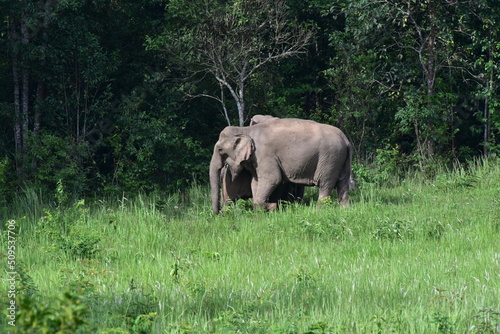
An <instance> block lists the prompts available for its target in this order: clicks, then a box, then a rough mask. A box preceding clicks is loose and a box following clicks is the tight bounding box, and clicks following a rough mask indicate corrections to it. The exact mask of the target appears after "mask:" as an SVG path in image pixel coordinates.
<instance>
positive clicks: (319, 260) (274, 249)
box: [0, 161, 500, 333]
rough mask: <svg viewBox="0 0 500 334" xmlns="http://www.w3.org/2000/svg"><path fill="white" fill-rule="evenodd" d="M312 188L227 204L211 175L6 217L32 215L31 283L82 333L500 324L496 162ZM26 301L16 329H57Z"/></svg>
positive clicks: (27, 239) (26, 245)
mask: <svg viewBox="0 0 500 334" xmlns="http://www.w3.org/2000/svg"><path fill="white" fill-rule="evenodd" d="M314 196H315V192H314V190H309V191H308V193H307V195H306V200H305V202H306V203H304V204H289V205H285V206H286V207H284V208H282V209H280V210H278V211H276V212H272V213H266V212H260V211H257V212H254V211H253V209H251V205H249V204H248V203H245V202H239V203H237V204H236V205H234V206H232V207H230V208H228V209H227V210H226V211H225V212H224V214H223V215H219V216H216V215H214V214H213V213H212V212H211V209H210V198H209V189H208V188H206V187H203V186H200V185H196V186H193V187H192V188H191V189H189V191H187V192H185V193H178V194H173V195H168V196H166V195H163V194H152V195H141V196H136V197H133V198H129V197H127V196H126V195H123V196H121V197H119V198H114V197H111V198H106V199H100V200H95V201H93V202H91V203H90V202H87V203H85V205H84V206H83V207H82V206H80V207H76V206H71V205H69V206H64V207H61V206H59V207H58V206H57V205H54V204H53V205H52V206H51V207H50V208H49V209H47V208H48V206H47V205H46V204H44V203H43V201H42V198H40V197H37V196H35V195H33V193H32V192H27V193H26V194H25V195H24V197H23V196H20V197H19V199H18V202H17V204H16V205H17V206H16V207H14V208H13V209H12V211H11V213H10V217H8V218H9V219H15V220H16V223H17V225H18V227H19V234H18V241H17V245H18V248H17V254H16V256H17V259H18V261H20V262H21V263H22V266H20V269H21V270H20V271H21V272H22V275H20V276H19V277H18V282H19V287H18V289H19V295H21V293H25V295H26V296H28V298H27V300H28V301H26V300H25V301H24V302H25V305H27V306H29V308H30V309H32V310H33V309H37V310H38V309H40V310H45V311H46V313H47V314H51V315H54V316H55V317H59V318H61V319H64V320H65V322H64V324H66V325H65V326H66V328H70V327H71V332H80V333H90V332H95V333H235V332H238V333H496V332H498V330H499V327H498V326H500V314H499V313H498V312H499V311H500V302H499V301H500V248H499V246H498V245H499V242H498V240H500V238H499V235H500V167H499V164H498V162H497V161H478V162H476V163H474V164H472V165H471V166H469V167H468V168H459V167H457V168H455V169H453V170H445V169H443V170H442V171H441V172H440V173H439V174H438V175H437V177H435V178H433V179H426V178H425V177H423V176H421V175H418V174H416V175H410V176H408V177H406V178H404V179H401V180H393V181H392V182H391V186H390V187H387V186H384V185H380V184H370V183H367V182H361V184H360V185H359V186H358V189H357V190H355V191H354V192H353V194H352V196H351V206H350V207H349V208H346V209H344V208H341V207H339V206H337V205H336V204H325V205H323V206H322V208H321V209H317V208H316V205H315V203H314V198H315V197H314ZM44 208H45V211H44V210H43V209H44ZM58 214H59V216H58ZM54 217H56V218H57V219H56V218H54ZM57 224H64V226H67V229H68V230H63V229H61V230H57V228H58V225H57ZM51 229H56V231H59V232H60V233H62V235H66V237H65V238H63V239H60V238H59V239H58V238H57V237H54V235H53V233H52V234H51V233H49V232H50V231H51ZM69 230H72V231H76V232H75V233H71V231H69ZM95 238H97V239H98V243H97V244H96V245H95V249H92V251H89V249H91V248H89V247H91V246H92V244H91V245H90V246H89V245H86V244H85V243H89V244H90V243H91V242H92V240H95ZM1 242H2V245H6V244H7V241H6V240H5V233H3V234H2V240H1ZM86 246H88V247H87V248H86ZM92 247H93V246H92ZM82 250H83V251H82ZM21 276H22V277H21ZM4 291H5V290H2V300H3V301H4V303H5V304H4V305H7V303H8V299H7V293H6V292H4ZM65 291H67V292H69V293H70V294H71V296H72V298H66V299H64V298H62V297H61V296H62V294H63V292H65ZM78 307H83V311H81V312H80V313H78V310H79V309H78ZM68 310H71V311H72V312H73V313H72V314H76V316H74V318H78V317H80V318H81V319H82V320H83V321H84V322H83V323H82V324H77V323H73V322H71V321H69V320H68V319H67V318H68V315H67V314H68ZM23 312H24V313H23ZM29 314H30V313H29V312H27V311H26V310H23V309H22V308H21V309H20V310H19V314H18V318H17V321H18V324H19V326H17V327H16V328H17V330H18V332H19V333H24V332H23V330H22V329H21V326H24V328H25V329H26V328H30V326H32V325H33V321H34V320H33V319H37V321H38V325H37V326H38V328H39V329H40V328H44V327H46V328H50V329H51V330H54V329H57V328H59V327H58V326H60V325H59V324H58V323H54V322H51V321H49V320H47V319H48V317H49V316H48V315H47V316H45V318H44V316H40V315H38V318H36V317H37V316H32V317H31V318H30V317H28V315H29ZM7 330H10V331H13V328H12V327H9V326H8V324H6V323H5V322H2V327H1V328H0V331H1V332H2V333H3V332H6V331H7ZM32 332H37V331H36V330H33V331H32ZM49 332H50V331H49Z"/></svg>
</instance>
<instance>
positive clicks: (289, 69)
mask: <svg viewBox="0 0 500 334" xmlns="http://www.w3.org/2000/svg"><path fill="white" fill-rule="evenodd" d="M0 14H1V17H2V21H1V23H2V24H1V25H0V75H1V77H2V81H1V83H0V126H1V127H2V131H0V151H1V152H2V154H1V156H0V158H1V160H0V189H1V194H2V196H1V198H0V201H1V203H2V204H3V205H2V207H5V206H6V204H7V203H8V202H10V201H11V200H12V198H13V196H14V194H15V192H16V191H17V190H19V189H21V188H23V187H31V186H33V187H35V189H40V190H42V191H45V192H47V191H48V192H51V193H53V192H54V191H55V189H56V183H57V181H58V180H62V181H63V183H64V185H65V187H66V189H67V191H68V192H71V193H74V194H76V195H77V196H78V197H81V196H87V195H92V194H95V193H96V192H98V193H103V192H110V191H117V192H121V191H126V192H127V193H129V192H131V191H136V190H138V189H140V190H144V191H151V190H155V189H157V190H162V191H163V190H167V191H175V190H176V189H179V187H184V186H186V185H187V184H189V183H191V181H193V179H194V180H198V181H201V182H204V181H205V180H206V178H207V175H206V174H207V161H208V160H209V155H210V150H211V147H212V145H213V144H214V142H215V140H216V138H217V135H218V133H219V131H220V130H221V129H222V128H223V127H224V126H225V125H227V124H228V123H231V124H241V123H243V124H245V122H247V121H248V119H249V118H250V117H251V116H252V115H254V114H257V113H258V114H271V115H274V116H280V117H301V118H308V119H314V120H318V121H321V122H325V123H329V124H333V125H336V126H338V127H340V128H341V129H342V130H343V131H344V132H345V133H346V134H347V135H348V136H349V137H350V138H351V140H352V142H353V143H354V145H355V148H356V152H355V159H356V161H358V162H360V163H362V164H363V165H365V166H366V165H367V163H372V162H374V161H375V162H379V165H380V164H381V165H388V164H389V165H390V166H388V167H389V168H392V169H394V168H399V167H407V166H415V167H417V168H419V169H421V170H423V171H426V172H430V173H432V172H433V167H432V166H433V164H434V163H435V161H436V160H445V161H453V160H456V159H458V160H460V161H467V160H470V159H471V158H473V157H475V156H478V155H481V154H483V155H488V154H496V153H498V150H499V146H498V143H499V129H500V113H499V111H498V108H499V107H498V105H499V88H498V78H499V74H500V68H499V66H498V62H499V52H500V51H499V50H500V47H499V43H500V40H499V36H500V35H499V34H500V28H499V27H500V25H499V24H498V23H499V18H500V16H499V15H500V8H499V7H498V6H497V5H496V2H495V1H490V0H479V1H478V0H474V1H472V0H470V1H469V0H460V1H450V0H439V1H429V0H418V1H413V0H383V1H368V0H356V1H344V0H310V1H293V0H289V1H284V0H256V1H235V2H232V1H229V2H226V1H217V0H197V1H191V0H190V1H187V0H172V1H161V0H139V1H135V0H134V1H129V0H119V1H108V0H93V1H91V0H64V1H63V0H44V1H30V0H22V1H13V0H2V1H0ZM281 23H283V24H281ZM387 160H391V161H390V162H389V161H387Z"/></svg>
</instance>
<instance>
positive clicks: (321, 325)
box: [304, 321, 334, 334]
mask: <svg viewBox="0 0 500 334" xmlns="http://www.w3.org/2000/svg"><path fill="white" fill-rule="evenodd" d="M333 333H334V331H333V328H332V327H330V326H329V325H328V324H327V323H326V322H322V321H321V322H317V323H315V324H312V325H311V326H309V328H307V329H306V331H305V332H304V334H333Z"/></svg>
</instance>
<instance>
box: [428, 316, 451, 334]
mask: <svg viewBox="0 0 500 334" xmlns="http://www.w3.org/2000/svg"><path fill="white" fill-rule="evenodd" d="M432 322H433V323H435V324H437V330H438V333H440V334H453V333H455V331H454V329H453V328H454V326H453V323H452V322H451V320H450V317H448V316H445V315H442V314H441V313H440V312H435V313H434V315H433V316H432Z"/></svg>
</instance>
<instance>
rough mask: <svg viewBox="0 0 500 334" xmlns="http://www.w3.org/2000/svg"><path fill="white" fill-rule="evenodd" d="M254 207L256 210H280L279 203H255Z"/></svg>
mask: <svg viewBox="0 0 500 334" xmlns="http://www.w3.org/2000/svg"><path fill="white" fill-rule="evenodd" d="M253 207H254V209H255V210H258V209H264V210H265V211H274V210H276V209H277V208H278V203H256V202H254V204H253Z"/></svg>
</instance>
